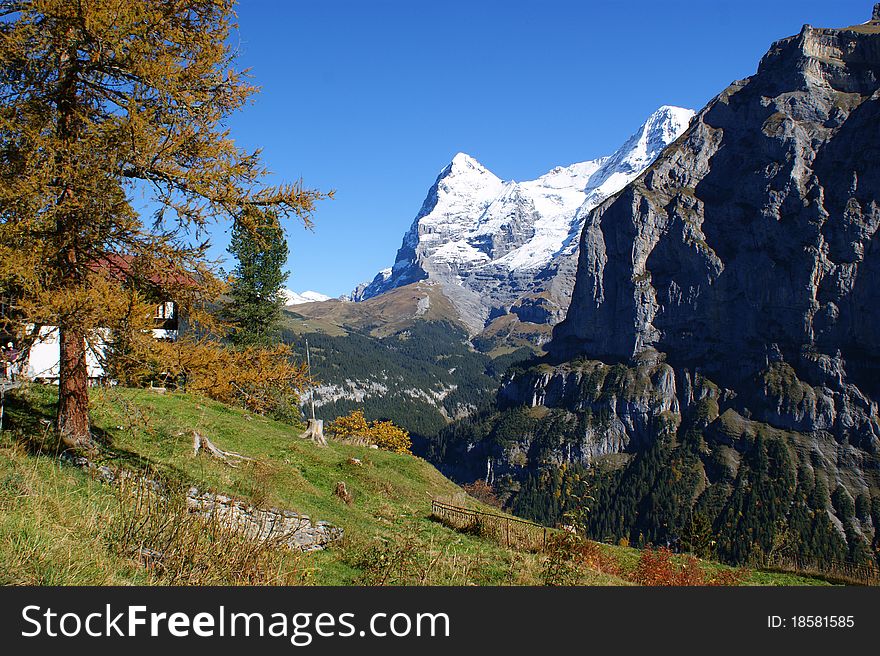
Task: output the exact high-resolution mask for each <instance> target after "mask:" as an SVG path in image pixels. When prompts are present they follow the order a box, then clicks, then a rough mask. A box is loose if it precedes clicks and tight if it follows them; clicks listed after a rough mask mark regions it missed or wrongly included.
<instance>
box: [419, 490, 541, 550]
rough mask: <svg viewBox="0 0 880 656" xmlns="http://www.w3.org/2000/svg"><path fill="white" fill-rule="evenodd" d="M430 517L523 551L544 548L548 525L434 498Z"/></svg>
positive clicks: (465, 531) (464, 531) (458, 529)
mask: <svg viewBox="0 0 880 656" xmlns="http://www.w3.org/2000/svg"><path fill="white" fill-rule="evenodd" d="M431 517H433V518H434V519H436V520H437V521H439V522H440V523H442V524H445V525H446V526H449V527H450V528H453V529H455V530H457V531H461V532H462V533H472V534H474V535H479V536H481V537H485V538H489V539H491V540H494V541H495V542H498V543H499V544H503V545H505V546H506V547H509V548H513V549H520V550H523V551H543V550H544V548H545V547H546V546H547V531H548V529H547V527H546V526H541V525H540V524H535V523H534V522H530V521H528V520H525V519H518V518H516V517H509V516H507V515H496V514H494V513H488V512H482V511H479V510H471V509H470V508H462V507H460V506H453V505H452V504H448V503H444V502H442V501H437V500H434V501H432V502H431Z"/></svg>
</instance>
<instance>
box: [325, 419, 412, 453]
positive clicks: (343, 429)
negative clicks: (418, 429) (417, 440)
mask: <svg viewBox="0 0 880 656" xmlns="http://www.w3.org/2000/svg"><path fill="white" fill-rule="evenodd" d="M326 431H327V433H329V434H331V435H333V436H335V437H336V438H338V439H346V438H362V439H365V440H367V441H368V442H369V443H370V444H375V445H376V446H378V447H379V448H380V449H385V450H386V451H393V452H394V453H412V451H411V449H412V440H411V439H410V437H409V432H407V431H406V430H405V429H403V428H400V427H399V426H395V425H394V424H393V423H391V422H390V421H372V422H369V423H368V422H367V420H366V418H365V417H364V412H363V410H354V411H352V412H351V413H350V414H347V415H345V416H342V417H337V418H336V419H334V420H333V421H331V422H330V423H329V424H327V427H326Z"/></svg>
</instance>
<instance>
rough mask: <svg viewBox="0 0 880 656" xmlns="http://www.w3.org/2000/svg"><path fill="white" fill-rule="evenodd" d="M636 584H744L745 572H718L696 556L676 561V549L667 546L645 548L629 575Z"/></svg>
mask: <svg viewBox="0 0 880 656" xmlns="http://www.w3.org/2000/svg"><path fill="white" fill-rule="evenodd" d="M628 578H629V579H630V580H631V581H632V582H633V583H638V584H639V585H652V586H672V585H728V586H730V585H740V584H741V583H742V579H743V572H742V571H740V570H721V571H719V572H716V573H714V574H712V573H710V572H708V571H707V570H705V569H703V567H702V566H701V565H700V561H699V560H697V559H696V558H695V557H694V556H685V557H683V558H681V559H679V562H675V561H674V560H673V554H672V551H670V550H669V549H668V548H666V547H660V548H659V549H651V548H648V549H644V550H643V551H642V554H641V556H640V557H639V562H638V565H636V568H635V571H633V572H632V573H631V574H630V575H629V577H628Z"/></svg>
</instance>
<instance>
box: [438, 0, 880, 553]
mask: <svg viewBox="0 0 880 656" xmlns="http://www.w3.org/2000/svg"><path fill="white" fill-rule="evenodd" d="M878 229H880V15H878V14H875V20H874V21H871V22H869V23H867V24H863V25H857V26H853V27H850V28H843V29H820V28H813V27H811V26H809V25H805V26H804V27H803V29H802V30H801V32H800V33H799V34H797V35H795V36H792V37H789V38H786V39H782V40H780V41H778V42H776V43H774V44H773V45H772V46H771V47H770V50H769V51H768V52H767V54H766V55H765V56H764V57H763V59H762V60H761V62H760V64H759V66H758V70H757V72H756V73H755V75H753V76H751V77H749V78H747V79H745V80H740V81H737V82H734V83H733V84H732V85H731V86H730V87H728V88H727V89H726V90H724V91H723V92H722V93H721V94H719V95H718V96H717V97H716V98H714V99H713V100H712V101H711V102H710V103H709V104H708V105H707V106H706V107H705V108H704V109H703V110H702V111H701V112H700V113H699V114H698V115H697V116H696V118H695V119H694V121H693V122H692V123H691V125H690V127H689V128H688V130H687V131H686V132H685V133H684V135H683V136H682V137H681V138H680V139H678V140H677V141H676V142H675V143H674V144H672V145H670V146H669V147H667V148H666V149H665V150H664V151H663V152H662V153H661V154H660V156H659V157H658V158H657V160H656V161H655V162H654V163H653V164H652V165H651V166H650V167H649V168H648V169H647V170H646V171H645V172H644V173H643V174H642V175H641V176H639V177H638V178H637V179H636V180H634V181H633V182H632V183H631V184H629V185H628V186H627V187H626V188H625V189H624V190H623V191H622V192H620V193H619V194H617V195H616V196H614V197H613V198H609V199H607V200H606V201H604V202H602V203H601V204H600V205H598V206H597V207H596V208H595V209H594V210H592V211H591V212H590V213H589V215H588V216H587V217H586V223H585V228H584V230H583V233H582V236H581V243H580V256H579V257H580V260H579V263H578V269H577V281H576V284H575V287H574V292H573V295H572V301H571V305H570V307H569V310H568V314H567V317H566V319H565V320H564V321H563V322H561V323H559V324H557V325H556V326H555V328H554V331H553V337H552V340H551V341H550V343H549V347H548V352H549V355H548V356H547V357H546V358H544V359H543V360H542V361H537V362H534V363H532V364H531V365H530V366H527V367H523V368H522V369H521V370H519V371H518V372H516V374H515V375H511V376H508V377H507V378H506V379H505V382H504V385H503V386H502V388H501V391H500V393H499V402H498V405H497V406H496V409H495V411H494V412H491V413H488V414H487V415H484V416H481V417H475V418H471V419H470V420H469V422H468V423H467V424H463V425H459V426H455V427H453V428H450V429H449V432H448V433H447V434H445V435H444V436H443V439H441V440H438V441H437V448H438V450H437V452H436V454H435V459H436V460H438V461H442V462H444V463H445V464H446V467H447V469H446V471H450V472H453V473H455V474H456V476H458V477H459V478H460V479H463V480H473V478H474V477H477V476H479V477H484V476H486V472H487V471H489V472H491V480H492V481H493V482H494V483H495V484H496V486H497V487H498V488H499V489H500V490H504V491H507V492H508V493H509V502H510V503H511V506H512V507H514V508H516V509H517V511H518V512H521V513H523V514H526V515H530V516H533V517H541V518H547V517H555V516H561V515H562V514H563V513H564V512H565V511H567V510H569V508H566V507H564V506H565V502H564V501H563V502H560V498H559V496H558V495H557V496H554V495H553V493H552V487H550V486H549V483H550V482H554V481H555V484H556V485H557V486H558V487H559V488H565V487H567V486H571V485H580V482H579V481H583V480H586V481H588V485H589V490H588V492H589V495H590V496H591V497H592V498H593V499H594V501H591V502H590V514H589V517H590V530H591V531H592V532H593V534H594V535H596V536H601V537H602V538H607V537H611V538H613V539H622V538H625V539H627V540H630V541H632V542H634V543H644V542H652V543H654V544H660V543H670V544H686V543H687V542H688V541H689V540H692V539H694V536H695V532H699V531H704V530H705V531H708V533H709V534H710V535H712V536H713V538H714V539H715V546H714V549H715V551H716V553H718V554H719V555H721V556H722V557H723V558H725V559H728V560H731V561H734V562H749V561H750V560H753V559H760V558H762V557H764V556H765V555H766V554H770V553H773V552H784V553H790V554H794V553H796V554H798V555H799V556H802V557H809V558H831V559H839V560H848V561H852V562H857V563H871V562H874V563H880V412H878V406H880V377H878V372H880V285H878V283H880V235H878Z"/></svg>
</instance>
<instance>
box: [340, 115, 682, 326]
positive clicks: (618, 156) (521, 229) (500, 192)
mask: <svg viewBox="0 0 880 656" xmlns="http://www.w3.org/2000/svg"><path fill="white" fill-rule="evenodd" d="M693 115H694V112H693V111H691V110H689V109H682V108H679V107H672V106H664V107H661V108H660V109H658V110H657V111H656V112H654V113H653V114H652V115H651V116H650V117H649V118H648V120H647V121H646V122H645V123H644V124H643V125H642V126H641V128H640V129H639V130H638V131H637V132H636V133H635V134H633V135H632V136H631V137H630V138H629V139H628V140H627V141H626V142H625V143H624V144H623V146H621V147H620V148H619V149H618V150H617V151H616V152H615V153H613V154H612V155H610V156H606V157H600V158H598V159H595V160H590V161H585V162H578V163H575V164H572V165H570V166H565V167H562V166H559V167H556V168H554V169H553V170H551V171H549V172H548V173H546V174H545V175H543V176H541V177H539V178H538V179H536V180H530V181H524V182H516V181H503V180H501V179H500V178H498V177H497V176H496V175H495V174H493V173H492V172H491V171H489V170H488V169H487V168H486V167H485V166H483V165H482V164H481V163H480V162H478V161H477V160H476V159H474V158H473V157H471V156H470V155H467V154H465V153H458V154H457V155H455V157H454V158H453V159H452V161H451V162H450V163H449V164H448V165H447V166H446V167H445V168H444V169H443V170H442V171H441V172H440V174H439V176H438V177H437V180H436V182H435V183H434V185H433V186H432V187H431V189H430V190H429V191H428V195H427V197H426V199H425V201H424V203H423V205H422V208H421V210H420V211H419V213H418V214H417V216H416V218H415V220H414V221H413V223H412V226H411V227H410V229H409V230H408V231H407V233H406V234H405V235H404V238H403V243H402V245H401V247H400V249H399V250H398V253H397V258H396V261H395V263H394V265H393V267H391V269H390V270H388V269H385V270H383V271H382V272H380V273H379V274H378V275H377V276H376V277H375V278H374V279H373V280H372V281H371V282H370V283H368V284H366V285H361V286H360V287H358V288H357V289H356V290H355V291H354V292H353V293H352V298H353V300H356V301H361V300H366V299H368V298H372V297H374V296H377V295H379V294H382V293H384V292H386V291H388V290H390V289H393V288H396V287H400V286H403V285H407V284H410V283H412V282H416V281H418V280H424V279H426V278H428V279H431V280H435V281H437V282H439V283H440V284H441V285H443V289H444V292H445V293H446V295H447V296H448V297H449V298H450V300H451V301H452V302H453V304H454V305H455V306H456V308H457V309H458V310H459V313H460V314H461V318H462V319H463V320H464V321H465V323H466V324H468V325H469V326H470V327H471V328H472V329H473V330H474V331H477V332H478V331H479V330H480V329H482V327H483V326H484V325H486V323H488V322H489V321H491V320H492V319H493V318H494V317H497V316H500V315H502V314H506V313H508V312H511V311H513V312H516V311H517V310H516V307H515V306H516V305H517V303H518V302H519V301H521V300H522V299H523V297H526V296H530V297H534V296H535V295H541V296H543V297H544V298H543V299H542V301H541V302H542V303H543V304H545V305H547V306H548V308H547V309H546V311H540V312H538V313H537V314H536V313H535V312H532V311H529V312H527V313H526V314H527V315H528V317H527V318H524V317H521V318H522V319H523V320H524V321H536V322H539V323H540V322H551V323H555V322H556V321H558V320H560V319H561V318H562V315H563V314H564V309H565V307H567V304H568V299H569V298H570V296H571V286H572V285H573V279H574V276H573V274H574V267H575V265H576V262H577V243H578V239H577V237H578V236H579V234H580V232H581V228H582V227H583V222H584V219H585V217H586V215H587V213H588V212H589V211H590V210H591V209H593V208H594V207H595V206H596V205H598V204H599V203H600V202H601V201H603V200H604V199H606V198H608V197H609V196H611V195H613V194H615V193H617V192H618V191H620V190H621V189H622V188H623V187H624V186H626V184H628V183H629V182H630V181H631V180H633V179H634V178H635V177H637V176H638V175H639V174H640V173H641V172H642V171H643V170H644V169H645V168H646V167H647V166H648V165H649V164H650V163H651V162H652V161H653V160H654V159H655V158H656V157H657V155H659V153H660V151H661V150H663V148H665V147H666V145H668V144H669V143H671V142H672V141H674V140H675V139H676V138H678V136H679V135H681V134H682V133H683V132H684V131H685V129H686V128H687V126H688V124H689V122H690V119H691V118H692V117H693ZM548 297H549V298H548ZM520 305H522V304H521V303H520ZM532 305H533V304H532ZM550 306H552V307H550Z"/></svg>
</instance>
